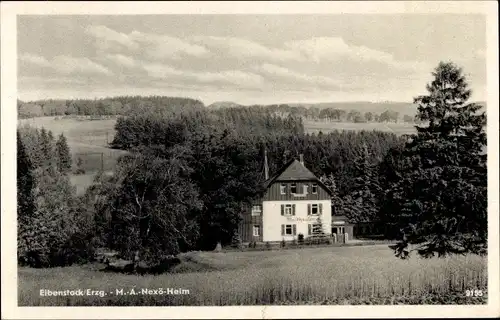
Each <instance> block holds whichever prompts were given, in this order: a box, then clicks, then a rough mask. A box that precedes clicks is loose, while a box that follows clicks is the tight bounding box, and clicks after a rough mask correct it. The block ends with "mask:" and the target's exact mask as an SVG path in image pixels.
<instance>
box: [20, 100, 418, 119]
mask: <svg viewBox="0 0 500 320" xmlns="http://www.w3.org/2000/svg"><path fill="white" fill-rule="evenodd" d="M203 107H204V104H203V103H202V102H201V101H199V100H195V99H189V98H178V97H164V96H149V97H142V96H130V97H129V96H121V97H113V98H102V99H75V100H62V99H59V100H57V99H49V100H36V101H30V102H24V101H21V100H18V101H17V111H18V112H17V113H18V117H19V118H21V119H24V118H32V117H42V116H116V115H123V116H128V115H134V114H140V113H143V112H151V111H158V112H162V110H163V111H167V112H170V111H173V110H177V109H187V110H193V109H194V110H197V109H200V108H203ZM239 108H246V109H251V110H257V109H258V110H260V111H264V112H269V113H273V114H275V115H279V116H281V117H286V116H293V117H302V118H304V119H309V120H314V121H343V122H354V123H364V122H398V121H400V120H402V121H404V122H408V123H413V122H415V121H416V119H415V118H414V117H412V116H410V115H406V114H405V115H403V117H402V118H401V119H400V113H399V112H397V111H393V110H386V111H384V112H382V113H380V114H377V113H375V112H370V111H368V112H364V113H362V112H360V111H358V110H355V109H352V110H348V111H347V110H343V109H337V108H323V109H320V108H317V107H314V106H312V107H309V108H306V107H303V106H290V105H288V104H273V105H252V106H250V107H243V106H240V107H231V108H222V109H225V110H227V109H239ZM225 110H224V111H225ZM221 111H222V110H221V109H217V110H216V111H215V112H216V113H217V112H221ZM417 121H418V120H417Z"/></svg>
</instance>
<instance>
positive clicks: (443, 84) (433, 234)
mask: <svg viewBox="0 0 500 320" xmlns="http://www.w3.org/2000/svg"><path fill="white" fill-rule="evenodd" d="M432 74H433V76H434V80H433V81H432V82H431V83H430V84H428V85H427V91H428V94H427V95H423V96H419V97H417V98H415V99H414V102H415V104H417V105H418V115H417V118H418V119H419V120H421V121H423V122H424V123H425V124H423V125H421V126H416V128H417V134H415V135H413V136H412V137H411V138H410V140H409V142H408V143H407V144H406V147H405V148H404V150H403V152H402V154H401V159H400V161H403V162H404V163H405V166H404V169H403V172H402V173H401V175H400V179H398V180H397V181H396V182H394V183H393V185H392V187H390V189H389V190H388V191H387V193H386V194H385V199H384V206H383V210H384V211H385V212H386V215H387V214H389V215H390V218H392V221H393V223H394V224H395V228H398V229H399V230H400V231H401V241H400V242H399V243H398V244H397V245H395V246H394V249H395V252H396V255H397V256H399V257H402V258H405V257H408V255H409V253H410V252H411V251H413V250H416V251H417V252H418V254H420V255H421V256H424V257H431V256H434V255H435V254H437V255H438V256H445V255H447V254H453V253H455V254H456V253H462V254H465V253H469V252H472V253H485V252H486V245H487V243H486V241H487V190H486V185H487V175H486V153H485V146H486V133H485V128H484V127H485V124H486V116H485V113H484V112H480V109H481V106H480V105H478V104H475V103H467V101H468V99H469V98H470V96H471V90H470V89H469V88H468V84H467V81H466V78H465V76H464V75H463V72H462V69H461V68H459V67H457V66H456V65H455V64H453V63H443V62H441V63H440V64H439V65H438V67H437V68H436V69H435V70H434V72H433V73H432ZM410 245H414V246H416V248H414V249H411V250H410V249H409V246H410Z"/></svg>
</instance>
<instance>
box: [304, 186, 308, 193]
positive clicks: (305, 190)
mask: <svg viewBox="0 0 500 320" xmlns="http://www.w3.org/2000/svg"><path fill="white" fill-rule="evenodd" d="M307 187H308V185H307V184H305V185H304V194H307Z"/></svg>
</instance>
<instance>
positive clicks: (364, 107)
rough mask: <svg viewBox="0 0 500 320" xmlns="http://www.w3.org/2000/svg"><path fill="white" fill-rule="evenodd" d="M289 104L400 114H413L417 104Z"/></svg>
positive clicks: (366, 102)
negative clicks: (387, 111)
mask: <svg viewBox="0 0 500 320" xmlns="http://www.w3.org/2000/svg"><path fill="white" fill-rule="evenodd" d="M289 105H290V106H292V107H293V106H297V107H298V106H302V107H305V108H310V107H316V108H318V109H326V108H332V109H339V110H346V111H349V110H358V111H359V112H361V113H364V112H373V113H378V114H380V113H382V112H384V111H386V110H389V111H396V112H399V114H400V115H404V114H407V115H411V116H413V115H415V114H416V113H417V106H416V105H414V104H413V103H408V102H393V101H387V102H370V101H352V102H351V101H349V102H322V103H289Z"/></svg>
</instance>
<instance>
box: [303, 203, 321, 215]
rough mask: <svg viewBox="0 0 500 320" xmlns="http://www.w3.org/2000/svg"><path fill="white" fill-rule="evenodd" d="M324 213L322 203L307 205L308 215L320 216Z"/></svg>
mask: <svg viewBox="0 0 500 320" xmlns="http://www.w3.org/2000/svg"><path fill="white" fill-rule="evenodd" d="M322 213H323V204H321V203H312V204H308V205H307V214H308V215H320V214H322Z"/></svg>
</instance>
